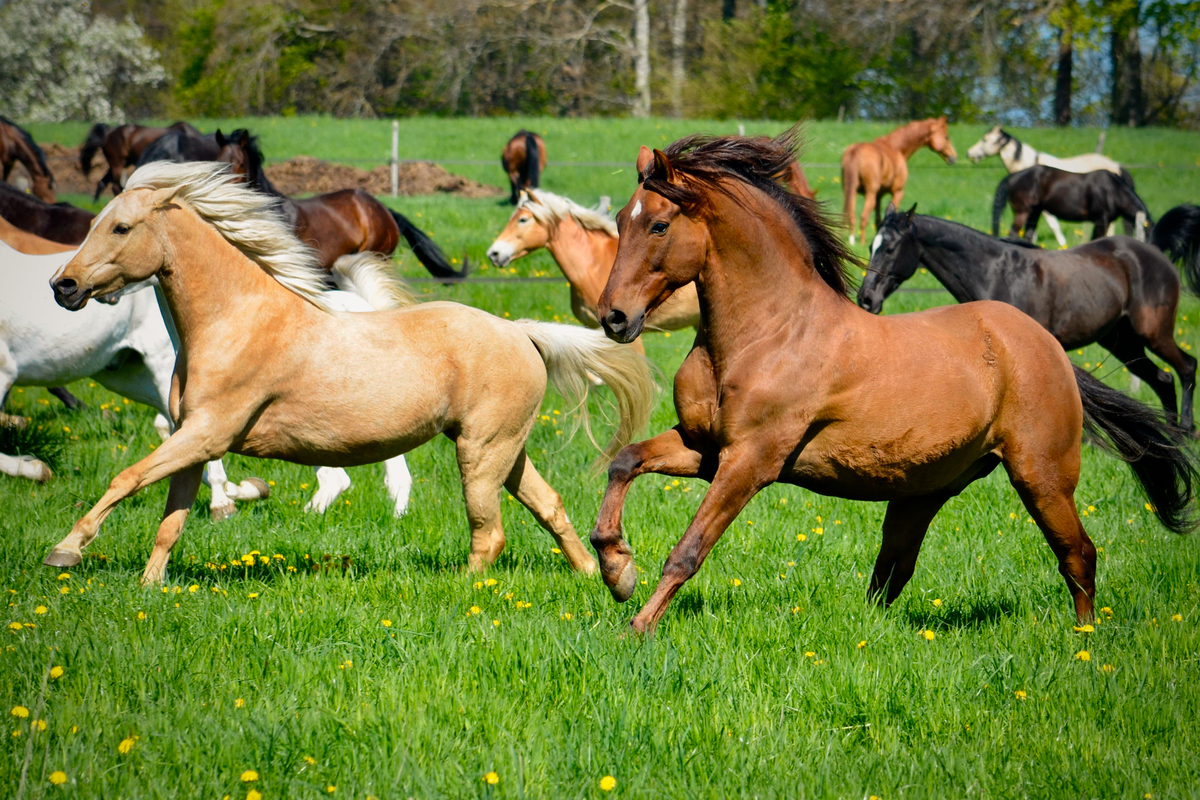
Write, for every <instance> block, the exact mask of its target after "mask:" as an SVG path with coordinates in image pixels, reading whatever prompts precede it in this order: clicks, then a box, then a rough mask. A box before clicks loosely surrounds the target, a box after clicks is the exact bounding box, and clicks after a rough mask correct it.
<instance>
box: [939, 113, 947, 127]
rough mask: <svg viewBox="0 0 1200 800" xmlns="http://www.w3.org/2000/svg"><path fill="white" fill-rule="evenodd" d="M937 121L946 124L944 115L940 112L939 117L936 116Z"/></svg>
mask: <svg viewBox="0 0 1200 800" xmlns="http://www.w3.org/2000/svg"><path fill="white" fill-rule="evenodd" d="M938 122H940V123H941V124H943V125H945V124H946V115H945V114H942V115H941V116H940V117H938Z"/></svg>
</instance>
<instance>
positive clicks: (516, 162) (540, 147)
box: [500, 128, 546, 206]
mask: <svg viewBox="0 0 1200 800" xmlns="http://www.w3.org/2000/svg"><path fill="white" fill-rule="evenodd" d="M500 166H501V167H503V168H504V173H505V174H506V175H508V183H509V186H510V187H511V188H512V194H511V195H510V196H509V199H508V202H510V203H512V204H513V205H514V206H515V205H516V204H517V201H518V200H520V198H521V191H522V190H523V189H536V188H538V183H539V182H540V181H541V176H542V170H544V169H545V168H546V143H545V142H543V141H542V137H541V136H538V135H537V134H536V133H533V132H532V131H527V130H525V129H524V128H522V129H521V130H519V131H517V132H516V133H515V134H513V137H512V138H511V139H509V140H508V144H506V145H504V150H503V151H502V152H501V153H500Z"/></svg>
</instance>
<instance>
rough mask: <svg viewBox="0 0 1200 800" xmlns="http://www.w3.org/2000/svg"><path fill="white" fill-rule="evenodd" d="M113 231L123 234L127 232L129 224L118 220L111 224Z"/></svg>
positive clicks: (119, 234)
mask: <svg viewBox="0 0 1200 800" xmlns="http://www.w3.org/2000/svg"><path fill="white" fill-rule="evenodd" d="M113 233H115V234H117V235H118V236H124V235H125V234H127V233H129V226H128V225H126V224H125V223H124V222H118V223H117V224H116V225H114V226H113Z"/></svg>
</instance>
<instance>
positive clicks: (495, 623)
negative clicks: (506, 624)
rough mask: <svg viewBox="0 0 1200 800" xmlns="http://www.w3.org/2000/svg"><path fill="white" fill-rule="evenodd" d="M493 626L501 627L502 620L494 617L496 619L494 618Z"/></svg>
mask: <svg viewBox="0 0 1200 800" xmlns="http://www.w3.org/2000/svg"><path fill="white" fill-rule="evenodd" d="M492 627H494V628H499V627H500V620H498V619H494V620H492Z"/></svg>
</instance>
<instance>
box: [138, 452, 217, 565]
mask: <svg viewBox="0 0 1200 800" xmlns="http://www.w3.org/2000/svg"><path fill="white" fill-rule="evenodd" d="M203 472H204V465H203V464H195V465H193V466H190V467H187V468H186V469H184V470H181V471H180V472H176V473H175V474H174V475H172V476H171V488H170V489H169V490H168V491H167V508H166V510H165V511H163V519H162V522H161V523H160V524H159V526H158V535H157V536H156V537H155V539H154V550H153V551H152V552H151V553H150V560H149V561H147V562H146V569H145V570H144V571H143V572H142V585H143V586H150V585H152V584H155V583H162V582H163V578H165V577H166V574H167V559H169V558H170V557H171V548H173V547H174V546H175V542H177V541H179V536H180V534H182V533H183V523H184V522H186V521H187V516H188V511H189V510H190V509H191V507H192V503H194V502H195V501H196V493H197V492H198V491H200V476H201V473H203Z"/></svg>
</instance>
